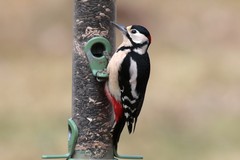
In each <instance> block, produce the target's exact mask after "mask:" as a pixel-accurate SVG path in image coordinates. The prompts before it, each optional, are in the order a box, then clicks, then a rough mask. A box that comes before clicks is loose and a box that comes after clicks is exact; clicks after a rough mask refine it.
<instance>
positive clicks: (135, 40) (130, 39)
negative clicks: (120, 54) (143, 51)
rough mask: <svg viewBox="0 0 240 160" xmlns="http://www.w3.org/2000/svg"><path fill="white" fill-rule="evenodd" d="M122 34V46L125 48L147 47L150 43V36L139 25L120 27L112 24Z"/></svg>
mask: <svg viewBox="0 0 240 160" xmlns="http://www.w3.org/2000/svg"><path fill="white" fill-rule="evenodd" d="M112 24H113V25H114V26H115V27H116V28H118V29H119V30H120V31H121V32H122V34H123V44H124V45H125V46H133V47H134V46H136V47H137V46H139V47H141V46H145V45H147V46H149V45H150V43H151V35H150V33H149V31H148V30H147V29H146V28H145V27H143V26H141V25H131V26H127V27H125V26H122V25H119V24H116V23H114V22H112Z"/></svg>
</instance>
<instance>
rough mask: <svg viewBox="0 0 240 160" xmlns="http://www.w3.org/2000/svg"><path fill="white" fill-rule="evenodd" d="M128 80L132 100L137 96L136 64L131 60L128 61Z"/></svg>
mask: <svg viewBox="0 0 240 160" xmlns="http://www.w3.org/2000/svg"><path fill="white" fill-rule="evenodd" d="M129 70H130V80H129V83H130V84H131V93H132V96H133V97H134V98H136V99H137V98H138V94H137V92H136V86H137V63H136V62H135V61H134V60H133V59H132V58H131V59H130V68H129Z"/></svg>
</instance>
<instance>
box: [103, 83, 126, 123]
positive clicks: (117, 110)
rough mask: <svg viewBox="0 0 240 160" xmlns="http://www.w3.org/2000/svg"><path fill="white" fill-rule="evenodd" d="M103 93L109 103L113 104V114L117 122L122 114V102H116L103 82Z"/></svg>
mask: <svg viewBox="0 0 240 160" xmlns="http://www.w3.org/2000/svg"><path fill="white" fill-rule="evenodd" d="M104 91H105V94H106V96H107V98H108V100H109V102H110V103H111V105H112V106H113V109H114V116H115V122H116V123H118V121H119V120H120V118H121V117H122V114H123V108H122V104H121V103H120V102H118V101H117V100H116V99H115V98H114V97H113V96H112V95H111V93H110V92H109V90H108V86H107V83H106V84H105V88H104Z"/></svg>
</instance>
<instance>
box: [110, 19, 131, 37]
mask: <svg viewBox="0 0 240 160" xmlns="http://www.w3.org/2000/svg"><path fill="white" fill-rule="evenodd" d="M111 23H112V24H113V25H114V26H115V27H116V28H117V29H119V30H120V31H121V32H122V33H123V34H124V35H126V34H127V29H126V27H125V26H123V25H120V24H117V23H114V22H111Z"/></svg>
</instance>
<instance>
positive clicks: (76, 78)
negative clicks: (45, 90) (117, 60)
mask: <svg viewBox="0 0 240 160" xmlns="http://www.w3.org/2000/svg"><path fill="white" fill-rule="evenodd" d="M114 20H115V0H74V25H73V29H74V39H73V73H72V74H73V77H72V78H73V84H72V98H73V99H72V117H73V120H74V121H75V123H76V125H77V128H78V139H77V144H76V147H75V152H74V154H73V156H72V158H73V159H113V149H112V137H111V133H110V130H111V127H112V124H113V118H112V108H111V106H110V105H109V102H108V101H107V99H106V96H105V94H104V83H101V82H99V81H97V80H96V77H95V76H94V75H93V74H92V71H91V69H90V67H89V60H88V59H87V56H86V52H85V51H84V47H85V46H86V44H87V43H88V42H89V40H91V39H92V38H93V37H99V36H100V37H104V38H106V39H107V40H108V41H109V42H110V45H111V46H110V47H111V48H112V51H114V48H115V34H114V29H113V28H112V26H111V24H110V21H114ZM93 46H94V47H93V48H90V50H91V52H93V54H94V56H96V57H98V54H99V52H102V51H103V50H105V47H106V46H104V45H102V44H101V43H96V45H93ZM100 54H101V53H100Z"/></svg>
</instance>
